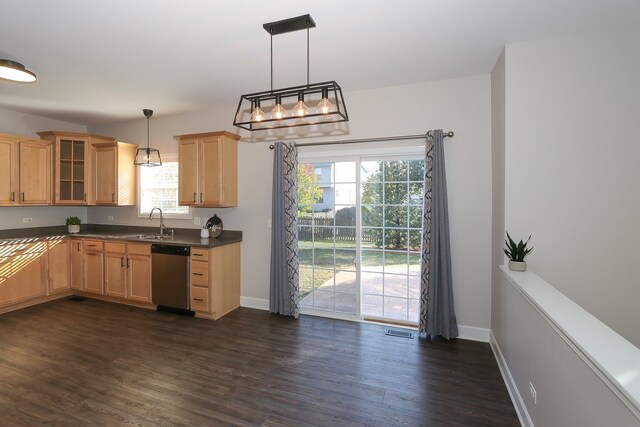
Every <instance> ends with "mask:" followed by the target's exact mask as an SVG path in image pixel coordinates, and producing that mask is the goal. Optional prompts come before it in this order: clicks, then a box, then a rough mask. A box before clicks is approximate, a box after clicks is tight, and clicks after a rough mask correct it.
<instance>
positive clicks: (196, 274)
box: [193, 273, 202, 276]
mask: <svg viewBox="0 0 640 427" xmlns="http://www.w3.org/2000/svg"><path fill="white" fill-rule="evenodd" d="M193 275H194V276H202V273H193Z"/></svg>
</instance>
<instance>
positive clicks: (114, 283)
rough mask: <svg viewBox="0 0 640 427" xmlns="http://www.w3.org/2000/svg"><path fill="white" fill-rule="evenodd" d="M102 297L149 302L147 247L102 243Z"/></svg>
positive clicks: (149, 246)
mask: <svg viewBox="0 0 640 427" xmlns="http://www.w3.org/2000/svg"><path fill="white" fill-rule="evenodd" d="M104 259H105V272H104V281H105V294H106V295H110V296H115V297H120V298H126V299H129V300H132V301H139V302H151V245H149V244H137V243H119V242H106V243H105V255H104Z"/></svg>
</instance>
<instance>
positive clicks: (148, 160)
mask: <svg viewBox="0 0 640 427" xmlns="http://www.w3.org/2000/svg"><path fill="white" fill-rule="evenodd" d="M142 112H143V113H144V115H145V116H146V117H147V148H138V149H137V150H136V159H135V161H134V162H133V164H134V165H136V166H162V159H161V158H160V150H158V149H157V148H149V119H150V118H151V116H152V115H153V110H149V109H147V108H145V109H144V110H142Z"/></svg>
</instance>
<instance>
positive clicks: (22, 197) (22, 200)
mask: <svg viewBox="0 0 640 427" xmlns="http://www.w3.org/2000/svg"><path fill="white" fill-rule="evenodd" d="M21 201H22V202H24V191H23V192H22V200H21Z"/></svg>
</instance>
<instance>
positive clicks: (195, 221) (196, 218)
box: [193, 216, 202, 225]
mask: <svg viewBox="0 0 640 427" xmlns="http://www.w3.org/2000/svg"><path fill="white" fill-rule="evenodd" d="M193 225H202V218H200V217H199V216H194V217H193Z"/></svg>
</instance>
